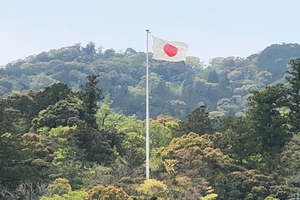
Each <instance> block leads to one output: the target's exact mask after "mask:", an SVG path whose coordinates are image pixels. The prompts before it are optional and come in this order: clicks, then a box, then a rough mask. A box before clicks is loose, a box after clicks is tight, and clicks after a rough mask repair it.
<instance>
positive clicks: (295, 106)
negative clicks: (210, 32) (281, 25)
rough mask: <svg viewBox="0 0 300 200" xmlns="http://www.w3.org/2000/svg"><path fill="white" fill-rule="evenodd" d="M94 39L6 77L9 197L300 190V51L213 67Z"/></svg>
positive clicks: (234, 198)
mask: <svg viewBox="0 0 300 200" xmlns="http://www.w3.org/2000/svg"><path fill="white" fill-rule="evenodd" d="M145 57H146V55H145V53H143V52H136V51H135V50H133V49H131V48H128V49H127V50H126V51H125V52H116V51H114V50H113V49H108V50H105V51H104V50H103V49H102V48H98V49H96V47H95V44H94V43H93V42H90V43H89V44H87V45H86V46H85V47H83V46H81V45H80V44H76V45H74V46H71V47H65V48H61V49H58V50H51V51H49V52H43V53H41V54H38V55H36V56H29V57H28V58H26V59H23V60H17V61H15V62H12V63H9V64H7V65H5V66H3V67H2V68H0V95H1V99H0V198H1V199H7V200H10V199H11V200H15V199H22V200H33V199H39V200H94V199H95V200H96V199H97V200H98V199H99V200H100V199H103V200H105V199H107V200H109V199H115V200H130V199H132V200H133V199H137V200H140V199H141V200H142V199H147V200H148V199H166V200H168V199H169V200H171V199H182V200H187V199H202V200H213V199H216V200H221V199H222V200H223V199H228V200H239V199H240V200H276V199H277V200H278V199H283V200H284V199H289V198H294V197H296V193H297V192H298V191H299V187H300V184H299V183H300V182H299V180H298V177H299V172H298V170H299V168H300V159H299V155H298V153H300V151H299V150H300V134H299V126H300V123H299V122H300V112H299V111H300V45H298V44H282V45H271V46H269V47H267V48H266V49H265V50H263V51H262V52H260V53H258V54H253V55H251V56H249V57H247V58H240V57H228V58H214V59H212V60H211V61H210V63H209V64H207V65H206V64H204V63H201V61H200V60H199V58H196V57H188V58H187V61H186V62H179V63H168V62H162V61H154V60H151V55H150V62H151V73H150V85H151V94H150V104H151V107H150V115H151V119H150V135H151V140H150V149H151V160H150V169H151V172H150V179H149V180H146V179H145V121H144V115H145V89H144V88H145V87H144V86H145V63H144V62H145Z"/></svg>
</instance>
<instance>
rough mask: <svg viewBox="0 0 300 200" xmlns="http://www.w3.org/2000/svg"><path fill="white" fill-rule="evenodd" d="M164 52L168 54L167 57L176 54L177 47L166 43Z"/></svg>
mask: <svg viewBox="0 0 300 200" xmlns="http://www.w3.org/2000/svg"><path fill="white" fill-rule="evenodd" d="M164 52H165V53H166V54H167V55H168V56H169V57H174V56H176V54H177V52H178V49H177V47H175V46H173V45H171V44H166V45H165V46H164Z"/></svg>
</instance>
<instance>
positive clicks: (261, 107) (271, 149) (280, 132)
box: [247, 85, 291, 171]
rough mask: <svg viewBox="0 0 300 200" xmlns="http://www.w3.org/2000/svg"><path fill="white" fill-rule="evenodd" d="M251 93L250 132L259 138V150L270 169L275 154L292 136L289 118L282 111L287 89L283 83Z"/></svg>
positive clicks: (248, 113)
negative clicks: (289, 128) (289, 130)
mask: <svg viewBox="0 0 300 200" xmlns="http://www.w3.org/2000/svg"><path fill="white" fill-rule="evenodd" d="M251 93H252V94H253V95H252V96H250V97H249V99H248V100H249V105H250V106H251V108H250V109H249V110H248V112H247V120H249V122H248V123H250V124H251V125H250V127H249V131H248V134H251V135H252V136H251V137H253V138H256V139H257V145H256V146H257V147H258V146H260V147H258V152H260V153H261V155H262V156H263V158H264V161H265V162H266V164H267V166H266V167H265V169H266V170H268V171H269V170H272V169H273V168H274V166H275V165H274V161H276V160H274V159H275V155H277V154H279V153H280V152H281V150H282V148H283V146H284V145H285V143H286V142H287V141H289V139H290V138H291V134H290V133H289V132H288V118H287V116H285V115H282V112H281V109H283V108H284V107H285V106H286V100H285V97H286V90H285V88H284V87H283V85H275V86H268V87H266V88H265V89H264V90H262V91H253V92H251ZM253 148H255V147H253Z"/></svg>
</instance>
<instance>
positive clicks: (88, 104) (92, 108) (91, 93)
mask: <svg viewBox="0 0 300 200" xmlns="http://www.w3.org/2000/svg"><path fill="white" fill-rule="evenodd" d="M98 77H99V75H91V76H87V79H88V82H87V83H86V84H85V85H81V92H80V93H79V98H80V99H81V100H82V107H83V111H84V114H83V119H84V120H85V121H86V122H87V123H88V125H89V126H91V127H93V128H97V123H96V117H95V114H96V113H97V109H98V106H97V101H99V100H102V99H103V97H102V89H99V88H97V83H98V82H99V81H97V80H96V79H97V78H98Z"/></svg>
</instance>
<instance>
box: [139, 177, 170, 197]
mask: <svg viewBox="0 0 300 200" xmlns="http://www.w3.org/2000/svg"><path fill="white" fill-rule="evenodd" d="M137 191H138V192H139V193H140V194H141V197H144V198H145V197H146V198H147V199H150V198H152V197H158V198H162V199H166V198H167V193H168V189H167V185H165V184H164V183H163V182H161V181H159V180H155V179H148V180H146V181H144V183H143V184H140V185H139V187H138V188H137Z"/></svg>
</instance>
